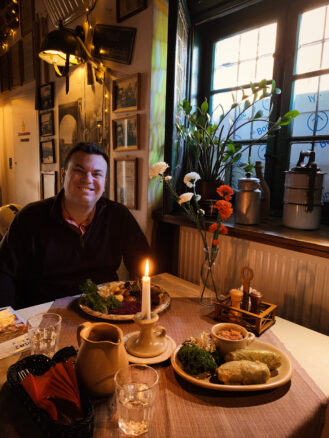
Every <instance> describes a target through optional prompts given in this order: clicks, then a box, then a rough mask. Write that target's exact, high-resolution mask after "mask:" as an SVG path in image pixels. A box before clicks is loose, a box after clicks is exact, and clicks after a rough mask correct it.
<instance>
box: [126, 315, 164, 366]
mask: <svg viewBox="0 0 329 438" xmlns="http://www.w3.org/2000/svg"><path fill="white" fill-rule="evenodd" d="M158 320H159V315H158V314H156V313H154V312H151V317H150V319H147V318H143V317H142V313H137V314H136V315H135V318H134V322H135V323H136V324H137V325H138V327H139V328H140V331H139V332H138V333H137V334H136V335H135V336H132V337H130V338H129V339H127V342H126V349H127V351H128V353H130V354H132V355H133V356H137V357H146V358H147V357H155V356H159V355H160V354H161V353H162V352H163V351H164V350H165V349H166V347H167V339H166V329H165V328H164V327H162V326H160V325H158V326H156V327H154V325H155V324H156V323H157V321H158Z"/></svg>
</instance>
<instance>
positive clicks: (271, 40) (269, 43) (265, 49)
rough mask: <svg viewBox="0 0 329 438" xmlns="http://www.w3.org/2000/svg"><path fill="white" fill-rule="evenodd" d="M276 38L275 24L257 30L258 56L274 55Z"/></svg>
mask: <svg viewBox="0 0 329 438" xmlns="http://www.w3.org/2000/svg"><path fill="white" fill-rule="evenodd" d="M275 38H276V23H272V24H269V25H268V26H263V27H261V28H260V29H259V48H258V56H262V55H268V54H271V55H272V53H274V50H275Z"/></svg>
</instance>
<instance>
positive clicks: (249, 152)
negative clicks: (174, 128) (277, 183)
mask: <svg viewBox="0 0 329 438" xmlns="http://www.w3.org/2000/svg"><path fill="white" fill-rule="evenodd" d="M276 29H277V24H276V23H271V24H268V25H265V26H261V27H257V28H256V29H252V30H247V31H244V32H240V33H238V34H236V35H233V36H230V37H227V38H224V39H220V40H219V41H217V42H215V44H214V62H213V68H212V86H211V90H210V111H211V112H212V114H213V117H214V118H215V119H216V118H218V117H217V113H218V112H219V110H220V112H221V111H222V109H223V110H224V112H226V111H228V110H229V109H230V107H231V105H232V102H233V97H232V95H233V96H234V98H235V100H236V101H239V100H240V97H241V95H242V91H241V90H240V87H243V88H244V89H245V92H246V93H247V94H248V92H249V94H251V90H250V89H249V88H248V85H249V83H250V81H251V82H254V83H255V82H258V81H261V80H262V79H264V78H272V76H273V63H274V59H273V54H274V51H275V41H276ZM258 110H261V111H262V112H263V115H264V116H265V117H268V116H269V110H270V99H269V98H268V99H264V100H262V101H260V102H258V103H257V104H256V105H254V106H252V107H251V108H250V109H248V110H247V111H246V112H242V114H241V116H240V118H239V120H238V122H237V124H236V125H235V129H234V130H233V135H232V138H233V139H234V140H236V141H237V142H240V143H243V148H242V150H243V151H244V152H243V153H242V157H241V159H240V160H239V163H240V162H248V161H250V162H252V163H255V162H256V161H259V160H261V161H265V153H266V144H262V143H259V144H257V145H255V146H254V147H252V148H248V143H250V142H251V141H252V140H255V139H259V138H261V137H262V136H263V135H264V133H266V132H267V128H268V123H266V122H264V121H254V122H252V123H248V124H246V122H247V121H248V120H250V118H251V117H252V116H253V115H254V114H255V112H257V111H258ZM238 111H240V109H239V108H238V107H237V108H235V109H234V110H232V111H231V113H230V114H231V117H230V118H232V119H235V118H236V117H237V116H238ZM241 111H242V109H241ZM224 126H225V127H224V130H223V136H225V135H227V133H228V130H229V128H230V123H229V119H227V121H226V122H225V125H224ZM242 176H243V171H242V169H240V168H239V167H238V166H234V167H233V169H232V175H231V181H230V183H231V185H232V186H233V188H234V189H236V188H237V181H238V178H241V177H242Z"/></svg>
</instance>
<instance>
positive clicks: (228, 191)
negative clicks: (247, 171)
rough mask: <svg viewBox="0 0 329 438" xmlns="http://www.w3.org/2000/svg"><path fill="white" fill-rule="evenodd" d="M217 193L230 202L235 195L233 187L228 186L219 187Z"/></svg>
mask: <svg viewBox="0 0 329 438" xmlns="http://www.w3.org/2000/svg"><path fill="white" fill-rule="evenodd" d="M216 191H217V193H218V194H219V196H221V197H222V198H224V199H225V201H230V200H231V198H232V195H233V193H234V191H233V189H232V187H230V186H226V185H222V186H219V187H217V190H216Z"/></svg>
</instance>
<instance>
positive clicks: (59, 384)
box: [21, 359, 83, 423]
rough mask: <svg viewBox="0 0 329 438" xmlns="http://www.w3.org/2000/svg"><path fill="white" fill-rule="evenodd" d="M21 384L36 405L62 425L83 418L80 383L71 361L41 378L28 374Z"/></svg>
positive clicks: (59, 365) (55, 366) (54, 368)
mask: <svg viewBox="0 0 329 438" xmlns="http://www.w3.org/2000/svg"><path fill="white" fill-rule="evenodd" d="M21 384H22V385H23V387H24V389H25V391H26V392H27V393H28V394H29V396H30V397H31V399H32V400H33V402H34V404H35V405H37V406H38V407H39V408H41V409H44V410H45V411H47V412H48V414H49V415H50V416H51V418H52V419H53V420H55V421H58V422H61V423H72V422H73V421H77V420H79V419H81V418H82V417H83V412H82V407H81V400H80V395H79V388H78V381H77V377H76V373H75V368H74V365H73V362H72V360H71V359H69V360H68V361H67V362H60V363H57V364H56V365H54V366H53V367H51V368H50V369H49V370H48V371H47V372H46V373H44V374H42V375H41V376H33V375H32V374H28V375H27V377H25V379H24V380H22V382H21Z"/></svg>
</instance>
